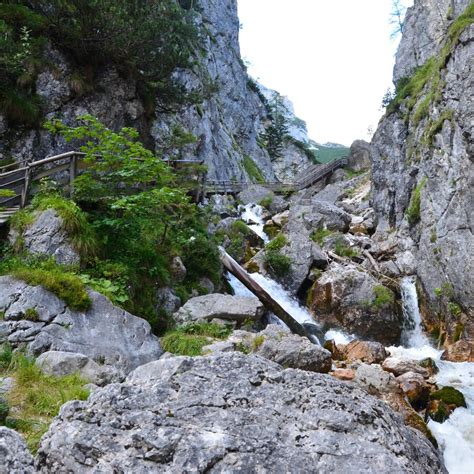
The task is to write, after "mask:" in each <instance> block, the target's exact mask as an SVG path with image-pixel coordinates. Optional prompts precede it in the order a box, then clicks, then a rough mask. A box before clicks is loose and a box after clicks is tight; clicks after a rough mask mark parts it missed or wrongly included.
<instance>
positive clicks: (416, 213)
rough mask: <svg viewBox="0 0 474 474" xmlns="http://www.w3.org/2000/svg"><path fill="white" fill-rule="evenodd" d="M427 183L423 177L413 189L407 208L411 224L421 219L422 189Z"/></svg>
mask: <svg viewBox="0 0 474 474" xmlns="http://www.w3.org/2000/svg"><path fill="white" fill-rule="evenodd" d="M425 184H426V178H423V179H422V180H421V181H420V182H419V183H418V184H417V185H416V187H415V189H414V190H413V194H412V195H411V199H410V205H409V206H408V209H407V210H406V216H407V219H408V222H409V223H410V225H415V224H416V223H417V222H418V221H419V220H420V217H421V215H420V213H421V191H422V190H423V188H424V186H425Z"/></svg>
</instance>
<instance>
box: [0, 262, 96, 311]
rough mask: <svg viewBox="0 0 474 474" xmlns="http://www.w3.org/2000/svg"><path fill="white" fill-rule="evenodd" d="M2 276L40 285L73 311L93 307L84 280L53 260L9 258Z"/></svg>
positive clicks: (2, 265)
mask: <svg viewBox="0 0 474 474" xmlns="http://www.w3.org/2000/svg"><path fill="white" fill-rule="evenodd" d="M0 274H2V275H12V276H13V277H15V278H18V279H19V280H23V281H24V282H26V283H28V284H29V285H35V286H36V285H40V286H42V287H43V288H45V289H46V290H49V291H51V292H52V293H54V294H55V295H56V296H57V297H58V298H61V299H62V300H63V301H64V302H65V303H66V304H67V305H68V306H69V307H70V308H71V309H74V310H77V311H86V310H88V309H89V308H90V306H91V300H90V298H89V295H88V294H87V291H86V288H85V286H84V283H83V282H82V280H81V279H80V278H79V277H78V276H77V275H76V274H75V273H73V272H71V271H68V269H66V268H64V267H62V266H60V265H58V264H57V263H55V261H54V260H53V259H47V260H44V259H43V260H42V259H38V258H33V257H27V258H8V259H4V260H3V261H2V262H1V264H0Z"/></svg>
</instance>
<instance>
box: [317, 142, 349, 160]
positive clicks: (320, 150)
mask: <svg viewBox="0 0 474 474" xmlns="http://www.w3.org/2000/svg"><path fill="white" fill-rule="evenodd" d="M313 153H314V156H315V161H316V163H321V164H326V163H331V162H332V161H335V160H338V159H339V158H344V157H346V156H349V148H347V147H343V146H337V147H333V146H325V145H319V144H318V145H317V149H315V150H314V152H313Z"/></svg>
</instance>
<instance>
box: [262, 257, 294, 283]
mask: <svg viewBox="0 0 474 474" xmlns="http://www.w3.org/2000/svg"><path fill="white" fill-rule="evenodd" d="M265 264H266V266H267V267H268V269H269V270H270V271H272V272H273V273H274V274H275V275H276V276H277V277H280V278H281V277H284V276H286V275H287V274H288V273H289V271H290V269H291V259H290V258H289V257H287V256H286V255H283V254H282V253H280V252H279V251H278V250H267V251H266V252H265Z"/></svg>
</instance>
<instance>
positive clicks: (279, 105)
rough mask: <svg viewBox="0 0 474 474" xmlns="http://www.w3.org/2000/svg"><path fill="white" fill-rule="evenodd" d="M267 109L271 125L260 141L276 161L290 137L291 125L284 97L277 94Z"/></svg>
mask: <svg viewBox="0 0 474 474" xmlns="http://www.w3.org/2000/svg"><path fill="white" fill-rule="evenodd" d="M267 108H268V111H269V115H270V117H271V124H270V125H269V126H268V127H267V128H266V130H265V132H263V133H262V135H261V136H260V139H261V141H262V143H263V144H264V146H265V148H266V149H267V151H268V154H269V155H270V157H271V158H272V159H273V160H275V159H276V158H279V157H280V156H281V154H282V151H283V148H284V145H285V139H286V138H287V136H288V125H289V124H288V120H287V118H286V115H285V106H284V104H283V97H282V96H281V95H280V94H278V92H275V93H274V95H273V98H272V100H271V101H270V102H268V106H267Z"/></svg>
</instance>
